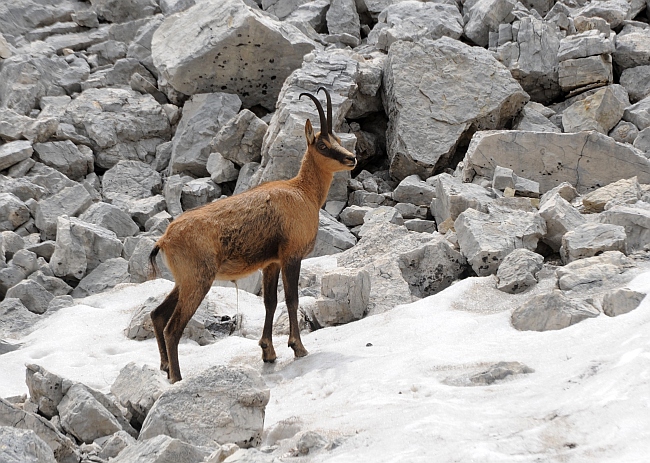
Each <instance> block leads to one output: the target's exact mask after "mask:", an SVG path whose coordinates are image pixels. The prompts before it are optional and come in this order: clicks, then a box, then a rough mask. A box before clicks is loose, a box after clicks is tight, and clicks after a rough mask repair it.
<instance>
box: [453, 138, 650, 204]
mask: <svg viewBox="0 0 650 463" xmlns="http://www.w3.org/2000/svg"><path fill="white" fill-rule="evenodd" d="M587 159H588V160H589V162H588V163H587V162H584V161H586V160H587ZM497 165H498V166H503V167H508V168H510V169H512V170H514V171H515V172H518V173H519V172H520V173H521V175H522V176H523V177H526V178H528V179H531V180H534V181H536V182H539V185H540V192H541V193H545V192H546V191H548V190H550V189H551V188H553V187H555V186H558V185H559V184H561V183H562V182H569V183H570V184H571V185H573V186H574V187H575V188H577V190H578V191H579V192H580V193H586V192H588V191H591V190H594V189H596V188H598V187H600V186H602V185H607V184H609V183H612V182H615V181H617V180H620V179H622V178H630V177H633V176H635V175H637V176H638V178H639V181H640V182H642V183H647V182H650V160H648V159H647V158H645V157H644V156H642V155H640V154H639V152H638V151H637V150H635V149H634V148H632V147H631V146H629V145H623V144H620V143H616V142H615V141H614V140H612V139H611V138H609V137H607V136H606V135H603V134H601V133H598V132H580V133H571V134H568V133H567V134H560V133H536V132H521V131H508V132H506V131H485V132H477V133H476V134H475V135H474V137H473V138H472V142H471V143H470V146H469V148H468V150H467V154H466V155H465V159H464V166H463V178H464V181H471V180H472V179H473V178H474V177H475V176H476V175H479V176H481V177H485V178H492V177H493V175H494V166H497ZM614 166H615V167H614ZM578 167H579V169H578ZM578 173H579V174H578Z"/></svg>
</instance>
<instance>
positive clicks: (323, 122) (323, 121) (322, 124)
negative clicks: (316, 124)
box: [298, 93, 328, 132]
mask: <svg viewBox="0 0 650 463" xmlns="http://www.w3.org/2000/svg"><path fill="white" fill-rule="evenodd" d="M303 96H308V97H309V98H311V99H312V101H313V102H314V104H315V105H316V109H317V110H318V115H319V116H320V131H321V132H323V130H327V128H328V125H327V120H326V119H325V113H323V107H322V106H321V104H320V101H318V98H316V97H315V96H314V95H312V94H311V93H301V94H300V96H299V97H298V99H300V98H302V97H303Z"/></svg>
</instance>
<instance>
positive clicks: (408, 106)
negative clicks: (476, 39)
mask: <svg viewBox="0 0 650 463" xmlns="http://www.w3.org/2000/svg"><path fill="white" fill-rule="evenodd" d="M487 76H490V77H489V79H490V80H489V82H487V81H485V79H486V77H487ZM495 82H498V84H495ZM449 101H453V102H454V105H449V104H448V103H446V102H449ZM479 101H480V102H481V103H480V104H479V103H478V102H479ZM526 101H528V96H527V95H526V93H525V92H524V91H523V89H522V88H521V86H520V85H519V84H518V83H517V81H516V80H514V79H513V77H512V75H511V74H510V72H509V71H508V70H507V69H506V68H505V67H504V66H503V65H502V64H500V63H499V62H498V61H496V60H495V59H494V58H493V56H492V55H491V54H490V53H489V52H488V51H486V50H483V49H481V48H477V47H469V46H467V45H465V44H463V43H461V42H459V41H456V40H453V39H450V38H446V37H443V38H441V39H439V40H437V41H435V42H431V41H428V40H426V39H424V40H422V41H420V42H418V43H411V42H400V43H395V44H393V46H392V47H391V49H390V51H389V52H388V59H387V60H386V67H385V70H384V106H385V108H386V112H387V115H388V118H389V124H388V130H387V133H386V137H387V150H388V155H389V158H390V163H391V165H390V173H391V176H392V177H394V178H397V179H403V178H405V177H407V176H408V175H412V174H418V175H420V177H423V178H427V177H429V176H431V175H432V173H433V171H434V170H435V169H436V168H439V167H442V166H443V165H444V163H445V161H447V160H448V159H449V158H450V157H451V156H453V154H454V153H455V150H456V147H457V146H458V143H459V141H460V140H461V139H462V138H463V137H467V134H468V133H469V132H470V131H472V129H478V130H484V129H494V128H498V127H502V126H503V125H504V124H506V123H507V122H508V121H509V120H510V119H511V118H512V117H514V116H515V115H516V114H517V113H518V112H519V111H520V110H521V108H522V107H523V105H524V104H525V103H526ZM431 114H435V115H436V117H435V119H434V118H432V117H431Z"/></svg>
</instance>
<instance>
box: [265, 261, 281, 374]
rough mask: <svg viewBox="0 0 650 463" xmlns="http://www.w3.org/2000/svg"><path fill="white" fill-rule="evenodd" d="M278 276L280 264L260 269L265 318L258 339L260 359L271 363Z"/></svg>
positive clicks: (273, 357)
mask: <svg viewBox="0 0 650 463" xmlns="http://www.w3.org/2000/svg"><path fill="white" fill-rule="evenodd" d="M279 276H280V266H279V265H278V264H270V265H268V266H267V267H265V268H264V269H263V270H262V283H263V288H264V308H265V309H266V318H265V319H264V331H263V332H262V338H261V339H260V347H261V348H262V360H264V361H265V362H268V363H273V362H275V359H276V355H275V349H274V348H273V315H274V314H275V308H276V307H277V305H278V278H279Z"/></svg>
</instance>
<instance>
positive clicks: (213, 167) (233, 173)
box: [206, 151, 239, 183]
mask: <svg viewBox="0 0 650 463" xmlns="http://www.w3.org/2000/svg"><path fill="white" fill-rule="evenodd" d="M206 170H207V171H208V173H209V174H210V179H211V180H212V181H213V182H214V183H224V182H232V181H233V180H236V179H237V178H238V177H239V171H238V170H237V168H236V167H235V164H234V163H233V162H232V161H230V160H228V159H226V158H224V157H223V156H222V155H221V153H218V152H216V151H215V152H214V153H210V157H208V162H207V163H206Z"/></svg>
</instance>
